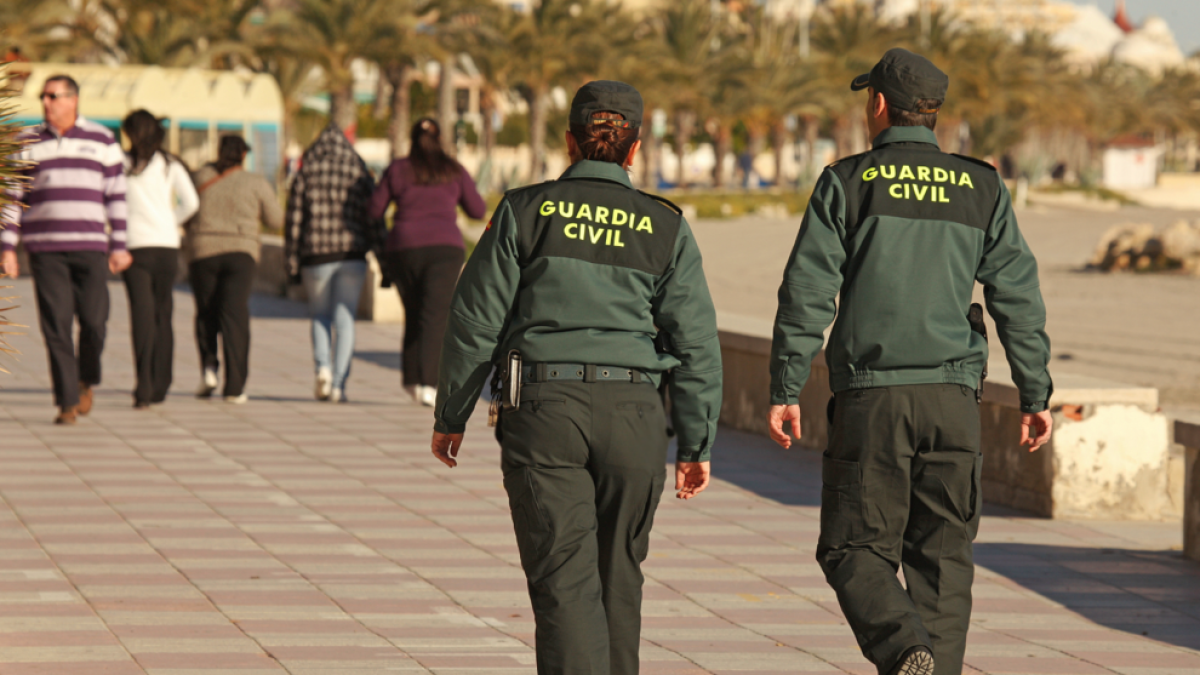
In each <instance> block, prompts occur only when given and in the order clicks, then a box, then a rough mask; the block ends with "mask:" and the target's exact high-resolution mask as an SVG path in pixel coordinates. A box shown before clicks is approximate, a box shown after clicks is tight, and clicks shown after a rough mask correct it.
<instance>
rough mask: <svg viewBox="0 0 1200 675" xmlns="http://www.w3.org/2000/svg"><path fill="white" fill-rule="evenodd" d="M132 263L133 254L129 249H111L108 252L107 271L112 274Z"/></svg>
mask: <svg viewBox="0 0 1200 675" xmlns="http://www.w3.org/2000/svg"><path fill="white" fill-rule="evenodd" d="M132 264H133V256H132V255H130V253H129V251H113V252H112V253H109V254H108V271H109V272H112V273H113V274H120V273H121V272H124V271H125V270H127V269H129V266H130V265H132Z"/></svg>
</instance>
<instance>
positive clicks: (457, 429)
mask: <svg viewBox="0 0 1200 675" xmlns="http://www.w3.org/2000/svg"><path fill="white" fill-rule="evenodd" d="M433 430H434V431H436V432H438V433H439V434H461V433H464V432H466V430H467V425H465V424H447V423H446V422H443V421H442V420H434V421H433Z"/></svg>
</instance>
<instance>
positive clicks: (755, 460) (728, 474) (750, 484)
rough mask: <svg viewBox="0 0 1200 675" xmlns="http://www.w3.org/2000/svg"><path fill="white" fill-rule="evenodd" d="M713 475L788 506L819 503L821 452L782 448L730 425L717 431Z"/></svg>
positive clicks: (795, 447)
mask: <svg viewBox="0 0 1200 675" xmlns="http://www.w3.org/2000/svg"><path fill="white" fill-rule="evenodd" d="M712 457H713V459H712V462H713V475H714V476H715V477H716V478H720V479H721V480H723V481H726V482H729V483H732V484H734V485H736V486H738V487H740V488H742V489H744V490H748V491H750V492H753V493H754V494H756V495H759V496H761V497H766V498H767V499H773V500H775V501H777V502H779V503H780V504H786V505H788V506H820V505H821V453H820V452H818V451H816V450H812V449H810V448H804V447H800V446H798V445H795V444H793V445H792V447H791V449H788V450H784V449H783V448H781V447H779V446H778V445H776V444H775V443H774V442H773V441H772V440H771V439H769V438H767V437H765V436H757V435H755V434H749V433H746V432H744V431H737V430H734V429H730V428H729V427H721V428H720V429H719V430H718V432H717V442H716V445H715V446H713V452H712Z"/></svg>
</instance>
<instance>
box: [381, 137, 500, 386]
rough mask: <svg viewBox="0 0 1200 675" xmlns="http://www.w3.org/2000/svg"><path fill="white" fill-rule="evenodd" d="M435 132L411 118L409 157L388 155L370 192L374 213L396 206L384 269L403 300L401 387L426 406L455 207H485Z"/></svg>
mask: <svg viewBox="0 0 1200 675" xmlns="http://www.w3.org/2000/svg"><path fill="white" fill-rule="evenodd" d="M441 133H442V132H441V128H440V127H439V126H438V123H437V122H435V121H433V120H431V119H428V118H426V119H422V120H420V121H418V122H417V123H416V124H414V125H413V128H412V145H411V147H412V150H411V151H410V152H409V155H408V157H405V158H404V159H398V160H396V161H394V162H392V164H391V166H389V167H388V168H387V171H385V172H384V174H383V180H381V181H380V183H379V187H378V188H376V189H375V194H374V195H373V196H372V198H371V216H372V217H375V218H381V217H383V215H384V213H385V212H386V211H387V208H388V205H389V204H392V203H394V204H395V205H396V213H395V216H394V217H393V221H394V225H393V226H392V231H391V234H390V235H389V236H388V239H387V246H386V253H385V254H384V258H383V261H382V262H383V273H384V275H386V276H387V277H388V279H390V280H391V281H392V282H393V283H395V284H396V286H397V287H398V288H399V291H400V301H401V302H402V303H404V344H403V354H402V356H403V358H402V362H403V363H402V367H403V370H404V375H403V377H404V389H405V391H407V392H408V393H409V394H410V395H411V396H412V397H413V398H414V399H415V400H416V401H418V402H420V403H421V404H422V405H427V406H432V405H433V401H434V398H435V397H436V396H437V378H438V361H439V359H440V358H441V353H442V337H443V336H444V335H445V333H446V314H447V312H449V311H450V296H451V295H452V294H453V293H454V284H455V283H456V282H457V281H458V274H459V272H461V271H462V266H463V260H464V258H465V256H466V252H465V249H464V246H463V238H462V231H461V230H459V229H458V214H457V209H458V207H459V206H461V207H462V208H463V210H464V211H466V213H467V215H468V216H470V217H471V218H482V217H483V216H484V213H485V209H486V205H485V204H484V203H483V197H480V196H479V191H478V190H477V189H476V188H475V181H473V180H471V176H470V174H468V173H467V170H466V169H464V168H463V167H462V165H461V164H459V163H458V162H457V161H455V159H454V158H453V157H451V156H449V155H447V154H446V151H445V150H444V149H442V138H441Z"/></svg>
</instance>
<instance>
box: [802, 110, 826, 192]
mask: <svg viewBox="0 0 1200 675" xmlns="http://www.w3.org/2000/svg"><path fill="white" fill-rule="evenodd" d="M820 133H821V126H820V124H819V123H818V122H817V118H815V117H805V118H804V143H805V145H807V146H808V154H807V155H806V159H807V161H806V162H805V166H804V168H803V169H802V170H801V176H802V178H803V180H804V182H806V183H812V182H815V181H816V176H817V170H818V169H819V168H820V167H819V166H818V165H817V138H818V137H819V135H820Z"/></svg>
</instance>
